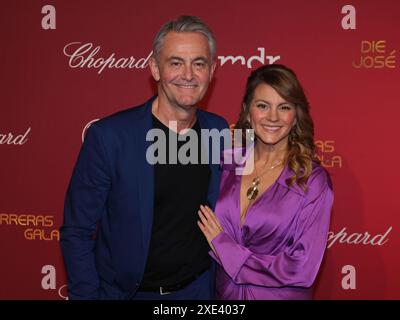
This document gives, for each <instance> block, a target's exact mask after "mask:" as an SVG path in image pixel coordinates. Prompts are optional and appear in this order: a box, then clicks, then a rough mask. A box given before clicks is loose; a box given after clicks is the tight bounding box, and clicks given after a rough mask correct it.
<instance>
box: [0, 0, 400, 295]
mask: <svg viewBox="0 0 400 320" xmlns="http://www.w3.org/2000/svg"><path fill="white" fill-rule="evenodd" d="M348 4H349V3H348V2H347V1H339V0H330V1H319V0H310V1H296V0H292V1H290V0H283V1H267V0H262V1H261V0H260V1H256V0H251V1H239V0H237V1H211V0H209V1H208V0H205V1H199V2H194V3H192V2H190V1H180V0H169V1H157V2H156V3H155V2H154V1H132V0H119V1H116V2H110V1H105V0H85V1H82V2H78V1H67V0H65V1H61V0H54V1H51V2H47V1H39V0H30V1H25V0H12V1H11V0H8V1H3V2H2V10H1V12H0V15H1V19H0V21H1V22H0V24H1V28H0V35H1V50H0V64H1V72H0V79H1V97H2V99H1V113H0V159H1V160H0V161H1V162H0V181H1V185H0V186H1V187H0V188H1V189H0V246H1V248H0V255H1V266H0V275H1V286H0V298H1V299H62V298H63V297H65V294H66V289H65V283H66V278H65V271H64V267H63V262H62V257H61V253H60V248H59V242H58V237H59V235H58V228H59V227H60V225H61V223H62V214H63V212H62V211H63V200H64V195H65V191H66V187H67V184H68V181H69V178H70V174H71V170H72V168H73V165H74V163H75V160H76V157H77V154H78V151H79V148H80V146H81V142H82V138H81V137H82V132H83V129H84V128H85V126H86V125H87V124H88V123H89V122H90V121H92V120H94V119H97V118H100V117H103V116H106V115H108V114H111V113H113V112H116V111H118V110H121V109H125V108H128V107H130V106H134V105H138V104H141V103H143V102H144V101H145V100H146V99H147V98H149V97H150V96H151V95H152V94H153V93H154V84H153V82H152V79H151V76H150V72H149V70H148V68H147V60H146V59H147V57H148V56H149V53H150V52H151V43H152V40H153V37H154V35H155V33H156V32H157V31H158V29H159V27H160V26H161V24H163V23H164V22H165V21H167V20H171V19H173V18H175V17H177V16H178V15H181V14H190V15H197V16H199V17H201V18H202V19H203V20H204V21H205V22H207V23H208V24H209V25H210V26H211V28H212V29H213V30H214V32H215V35H216V38H217V41H218V50H217V54H218V66H217V70H216V74H215V79H214V81H213V85H212V87H211V90H210V92H209V94H208V96H207V98H206V99H205V100H204V101H203V107H204V108H206V109H208V110H209V111H212V112H215V113H218V114H221V115H222V116H224V117H225V118H226V119H227V120H228V122H229V123H234V122H235V121H236V120H237V117H238V114H239V109H240V102H241V99H242V94H243V90H244V84H245V81H246V78H247V76H248V75H249V73H250V71H251V69H254V68H256V67H258V66H260V65H261V64H262V63H270V62H271V61H272V60H276V62H279V63H282V64H285V65H288V66H289V67H291V68H293V69H294V70H295V71H296V73H297V75H298V77H299V79H300V81H301V82H302V84H303V86H304V88H305V91H306V94H307V96H308V98H309V100H310V103H311V108H312V115H313V118H314V121H315V126H316V140H317V145H318V147H319V152H320V156H321V159H322V160H323V163H324V165H325V166H326V167H327V168H328V170H329V172H330V173H331V175H332V179H333V182H334V188H335V203H334V209H333V215H332V224H331V228H330V230H331V232H330V240H329V241H328V244H327V245H328V249H327V254H326V256H325V259H324V262H323V266H322V269H321V272H320V274H319V277H318V282H317V290H316V298H317V299H399V298H400V275H399V272H398V270H399V269H400V257H399V255H398V253H397V252H398V247H399V242H400V239H399V234H398V225H399V221H400V218H399V213H400V211H399V207H400V197H399V196H398V190H399V187H398V181H400V172H399V170H397V169H396V163H397V159H398V158H399V156H400V151H399V149H398V147H396V146H398V138H399V134H398V130H399V124H398V123H399V117H400V111H399V106H398V100H399V99H398V91H397V90H398V87H399V84H400V82H399V72H398V49H399V33H398V30H400V20H399V14H400V4H399V2H398V1H396V0H393V1H391V0H379V1H378V0H369V1H361V0H359V1H357V0H353V1H352V2H351V7H348V6H346V5H348ZM46 5H51V6H52V7H48V6H46ZM79 48H80V49H79ZM78 49H79V50H80V51H79V50H78ZM77 50H78V51H77ZM74 52H75V53H76V55H75V56H71V55H72V54H73V53H74ZM229 56H232V57H234V58H238V60H237V62H236V63H232V60H229ZM252 57H253V59H251V58H252ZM112 59H114V61H112ZM224 61H225V63H224ZM242 62H243V64H242ZM249 67H250V68H249ZM392 167H393V168H392Z"/></svg>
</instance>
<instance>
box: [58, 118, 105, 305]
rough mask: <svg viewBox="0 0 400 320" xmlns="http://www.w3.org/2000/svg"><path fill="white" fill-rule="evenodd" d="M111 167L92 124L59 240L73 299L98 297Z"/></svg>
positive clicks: (67, 201) (67, 205) (77, 167)
mask: <svg viewBox="0 0 400 320" xmlns="http://www.w3.org/2000/svg"><path fill="white" fill-rule="evenodd" d="M110 185H111V179H110V168H109V161H108V158H107V154H106V149H105V147H104V144H103V141H102V139H101V135H100V130H99V129H98V127H97V126H96V124H93V125H92V126H91V127H90V128H89V130H88V132H87V135H86V139H85V142H84V144H83V145H82V148H81V151H80V153H79V157H78V160H77V163H76V165H75V168H74V171H73V173H72V177H71V181H70V184H69V187H68V191H67V195H66V199H65V206H64V223H63V226H62V227H61V229H60V243H61V249H62V253H63V256H64V263H65V266H66V271H67V277H68V295H69V298H70V299H97V298H99V278H98V273H97V270H96V264H95V254H94V246H95V234H96V230H97V224H98V222H99V221H100V219H101V217H102V215H103V214H104V212H105V211H106V206H105V203H106V199H107V195H108V192H109V189H110Z"/></svg>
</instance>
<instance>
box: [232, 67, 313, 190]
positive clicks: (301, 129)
mask: <svg viewBox="0 0 400 320" xmlns="http://www.w3.org/2000/svg"><path fill="white" fill-rule="evenodd" d="M262 83H265V84H268V85H270V86H271V87H272V88H274V89H275V90H276V91H277V92H278V94H279V95H280V96H281V97H282V98H283V99H285V100H286V101H288V102H290V103H291V104H293V105H294V106H295V108H296V123H295V125H294V126H293V128H292V130H291V131H290V133H289V139H288V140H289V144H288V152H287V156H286V163H287V165H288V167H289V168H290V169H291V170H292V171H293V172H294V176H292V177H290V178H288V179H286V183H287V185H288V186H293V185H294V184H295V183H297V184H298V185H299V186H300V187H301V188H302V189H303V190H306V185H307V180H308V178H309V176H310V175H311V172H312V166H313V164H312V163H313V161H315V162H317V163H319V160H318V158H317V155H316V152H315V144H314V123H313V120H312V118H311V115H310V111H309V110H310V106H309V103H308V101H307V98H306V96H305V94H304V90H303V88H302V87H301V85H300V82H299V80H298V79H297V77H296V74H295V73H294V72H293V71H292V70H291V69H289V68H287V67H286V66H283V65H279V64H273V65H265V66H262V67H260V68H258V69H256V70H254V71H253V72H252V73H251V74H250V76H249V77H248V79H247V84H246V91H245V95H244V97H243V102H242V106H243V107H242V111H241V113H240V116H239V120H238V122H237V123H236V125H235V129H242V131H243V141H242V143H243V145H245V144H246V141H245V139H246V135H245V131H246V129H251V126H250V123H249V121H248V120H247V119H248V116H249V109H250V105H251V102H252V100H253V97H254V91H255V89H256V88H257V86H258V85H260V84H262Z"/></svg>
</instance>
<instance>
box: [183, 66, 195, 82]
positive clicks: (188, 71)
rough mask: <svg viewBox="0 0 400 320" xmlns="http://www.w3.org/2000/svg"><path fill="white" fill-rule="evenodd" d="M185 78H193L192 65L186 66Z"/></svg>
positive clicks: (188, 79) (187, 79)
mask: <svg viewBox="0 0 400 320" xmlns="http://www.w3.org/2000/svg"><path fill="white" fill-rule="evenodd" d="M183 78H184V79H185V80H186V81H191V80H193V69H192V66H185V67H184V69H183Z"/></svg>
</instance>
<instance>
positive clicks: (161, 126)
mask: <svg viewBox="0 0 400 320" xmlns="http://www.w3.org/2000/svg"><path fill="white" fill-rule="evenodd" d="M215 51H216V45H215V39H214V37H213V35H212V33H211V31H210V30H209V28H208V27H207V26H206V25H205V24H204V23H203V22H202V21H201V20H199V19H198V18H196V17H191V16H182V17H179V18H178V19H177V20H176V21H171V22H168V23H166V24H165V25H164V26H163V27H162V28H161V29H160V31H159V32H158V34H157V36H156V38H155V40H154V42H153V56H152V57H151V59H150V61H149V66H150V70H151V73H152V75H153V77H154V79H155V80H156V81H157V88H158V95H157V96H155V97H152V98H151V99H149V100H148V101H147V102H146V103H144V104H143V105H140V106H138V107H134V108H131V109H128V110H124V111H121V112H119V113H116V114H113V115H111V116H108V117H106V118H104V119H101V120H100V121H98V122H96V123H94V124H93V125H92V126H91V127H90V128H89V130H88V132H87V134H86V138H85V141H84V143H83V145H82V148H81V151H80V153H79V157H78V160H77V163H76V165H75V168H74V171H73V174H72V177H71V181H70V184H69V187H68V191H67V195H66V200H65V209H64V223H63V226H62V227H61V230H60V231H61V247H62V252H63V256H64V261H65V265H66V270H67V277H68V296H69V298H70V299H211V298H212V292H213V283H214V282H213V278H214V275H213V272H212V269H213V268H212V263H211V259H210V257H209V255H208V245H207V242H206V240H205V238H204V237H203V236H202V233H201V231H200V229H199V228H198V226H197V223H196V222H197V219H198V218H197V211H198V209H199V206H200V204H208V205H209V206H210V207H211V208H214V206H215V203H216V199H217V197H218V191H219V180H220V171H219V165H218V163H212V162H211V160H210V159H211V158H213V157H214V158H213V159H215V154H213V153H216V152H217V153H219V152H220V148H221V145H222V144H221V145H220V146H218V147H217V148H215V145H210V144H209V143H210V141H206V140H207V139H203V138H204V135H203V131H204V130H206V129H209V130H212V131H214V133H215V132H222V131H228V130H227V123H226V121H225V120H224V119H223V118H221V117H220V116H217V115H214V114H211V113H209V112H205V111H202V110H199V109H198V108H197V106H198V105H197V104H198V102H199V101H200V100H201V99H202V98H203V96H204V95H205V93H206V91H207V88H208V85H209V83H210V81H211V79H212V76H213V72H214V69H215V65H216V62H215V58H216V52H215ZM224 129H226V130H224ZM152 130H156V131H153V132H157V133H163V134H165V136H166V139H165V140H164V141H168V142H173V143H172V145H173V146H175V147H174V148H168V146H167V147H166V149H162V148H160V149H159V150H158V153H157V152H154V154H153V158H154V157H158V158H159V159H160V158H164V159H167V162H166V163H164V162H162V161H159V162H156V163H152V161H150V158H152V157H150V156H149V155H151V152H149V150H150V151H151V150H153V149H151V148H150V147H151V146H152V144H153V143H155V142H154V141H153V142H152V141H150V140H151V139H149V137H151V135H149V132H152ZM189 132H191V133H195V134H196V135H197V137H199V139H198V140H199V143H198V144H194V145H195V146H196V147H195V148H192V147H193V144H191V148H190V150H189V149H187V146H185V143H184V142H187V141H188V138H189V140H190V137H192V134H191V135H189V134H188V133H189ZM219 138H221V136H219ZM209 140H212V141H211V144H212V143H214V144H215V142H216V141H217V142H218V144H219V143H220V142H221V140H218V139H213V137H211V138H210V139H209ZM160 141H161V140H160ZM160 141H157V143H160ZM193 141H195V140H192V142H193ZM161 142H162V141H161ZM207 143H208V146H209V148H203V147H204V145H205V144H207ZM153 146H154V145H153ZM169 146H170V145H169ZM149 148H150V149H149ZM216 149H217V150H216ZM160 150H165V152H166V153H165V154H160V153H163V152H164V151H160ZM188 150H189V151H190V153H192V154H190V159H192V160H193V159H194V160H198V161H190V162H188V161H186V160H185V159H187V158H186V157H182V156H187V151H188ZM156 151H157V150H156ZM183 151H184V152H183ZM204 154H206V155H207V156H206V158H208V160H210V161H207V163H204V161H202V160H204ZM202 156H203V158H202ZM201 158H202V160H201ZM217 158H219V155H217ZM171 159H172V160H171ZM182 159H184V160H185V161H182Z"/></svg>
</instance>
